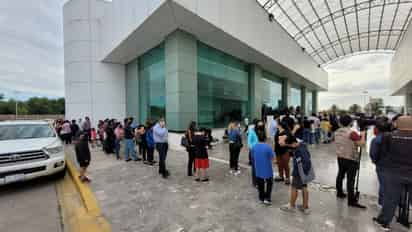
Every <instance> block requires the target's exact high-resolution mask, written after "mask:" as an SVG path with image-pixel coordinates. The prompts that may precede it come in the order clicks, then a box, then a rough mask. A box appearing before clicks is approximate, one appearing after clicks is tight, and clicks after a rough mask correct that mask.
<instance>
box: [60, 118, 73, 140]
mask: <svg viewBox="0 0 412 232" xmlns="http://www.w3.org/2000/svg"><path fill="white" fill-rule="evenodd" d="M60 136H61V138H62V140H63V142H64V143H65V144H66V145H68V144H71V143H72V130H71V126H70V122H69V121H68V120H65V121H64V122H63V125H62V129H61V130H60Z"/></svg>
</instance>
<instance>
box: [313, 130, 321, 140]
mask: <svg viewBox="0 0 412 232" xmlns="http://www.w3.org/2000/svg"><path fill="white" fill-rule="evenodd" d="M314 142H315V143H316V144H319V143H320V128H315V141H314Z"/></svg>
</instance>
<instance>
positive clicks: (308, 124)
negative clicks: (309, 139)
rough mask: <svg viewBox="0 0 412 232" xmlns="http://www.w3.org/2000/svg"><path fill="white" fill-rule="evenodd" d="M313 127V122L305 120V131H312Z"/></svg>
mask: <svg viewBox="0 0 412 232" xmlns="http://www.w3.org/2000/svg"><path fill="white" fill-rule="evenodd" d="M311 125H312V122H311V121H309V120H307V119H305V120H303V127H304V128H305V129H310V127H311Z"/></svg>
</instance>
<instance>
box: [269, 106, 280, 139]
mask: <svg viewBox="0 0 412 232" xmlns="http://www.w3.org/2000/svg"><path fill="white" fill-rule="evenodd" d="M278 122H279V115H278V114H275V115H274V116H273V120H272V121H271V122H270V126H269V136H270V143H271V145H272V146H273V147H274V145H273V144H274V143H275V136H276V132H277V131H278V124H279V123H278Z"/></svg>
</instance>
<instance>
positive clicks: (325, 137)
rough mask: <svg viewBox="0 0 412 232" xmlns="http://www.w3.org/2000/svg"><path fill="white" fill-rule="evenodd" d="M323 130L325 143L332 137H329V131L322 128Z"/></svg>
mask: <svg viewBox="0 0 412 232" xmlns="http://www.w3.org/2000/svg"><path fill="white" fill-rule="evenodd" d="M321 132H322V138H323V142H324V143H329V141H330V138H329V133H328V132H327V131H326V130H323V129H322V130H321Z"/></svg>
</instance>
